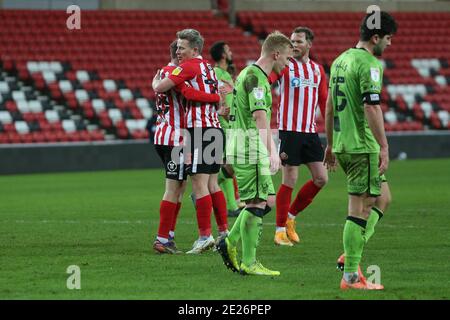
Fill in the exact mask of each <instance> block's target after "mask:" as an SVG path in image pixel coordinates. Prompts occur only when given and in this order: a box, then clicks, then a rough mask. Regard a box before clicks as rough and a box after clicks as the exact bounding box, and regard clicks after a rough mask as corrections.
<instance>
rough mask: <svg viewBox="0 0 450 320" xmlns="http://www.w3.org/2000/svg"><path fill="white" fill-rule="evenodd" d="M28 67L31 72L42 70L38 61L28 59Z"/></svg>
mask: <svg viewBox="0 0 450 320" xmlns="http://www.w3.org/2000/svg"><path fill="white" fill-rule="evenodd" d="M27 69H28V71H29V72H30V73H36V72H40V71H41V69H40V68H39V64H38V63H37V62H36V61H28V62H27Z"/></svg>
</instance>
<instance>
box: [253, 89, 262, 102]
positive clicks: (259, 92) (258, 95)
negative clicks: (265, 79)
mask: <svg viewBox="0 0 450 320" xmlns="http://www.w3.org/2000/svg"><path fill="white" fill-rule="evenodd" d="M253 96H254V97H255V99H256V100H262V99H263V98H264V88H262V87H257V88H253Z"/></svg>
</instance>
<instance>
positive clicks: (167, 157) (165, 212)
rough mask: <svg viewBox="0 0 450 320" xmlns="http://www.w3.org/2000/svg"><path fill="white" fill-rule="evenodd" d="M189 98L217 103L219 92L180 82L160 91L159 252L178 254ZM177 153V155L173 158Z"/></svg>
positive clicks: (174, 61) (172, 66)
mask: <svg viewBox="0 0 450 320" xmlns="http://www.w3.org/2000/svg"><path fill="white" fill-rule="evenodd" d="M176 50H177V41H174V42H173V43H172V44H171V45H170V55H171V62H170V63H169V65H167V66H165V67H164V68H163V69H162V72H161V78H167V77H168V76H169V75H170V74H171V73H172V72H173V70H174V69H175V68H176V67H177V65H178V58H177V55H176ZM186 99H189V100H192V101H205V102H211V103H218V102H219V101H220V96H219V95H218V94H208V93H204V92H201V91H199V90H196V89H194V88H192V87H190V86H189V85H187V84H185V83H184V82H183V83H180V84H179V85H178V86H176V87H174V88H173V89H172V90H169V91H167V92H165V93H158V94H157V98H156V109H157V112H158V117H157V122H156V131H155V136H154V145H155V149H156V152H157V153H158V155H159V157H160V158H161V161H162V162H163V164H164V167H165V170H166V184H165V185H166V190H165V193H164V196H163V200H162V201H161V204H160V222H159V228H158V236H157V238H156V241H155V242H154V243H153V248H154V250H155V251H157V252H159V253H172V254H173V253H178V252H179V251H178V249H177V247H176V245H175V241H174V236H175V224H176V219H177V216H178V213H179V211H180V208H181V201H182V197H183V193H184V189H185V186H186V170H185V168H184V161H183V156H184V154H183V152H182V146H183V135H182V130H183V129H184V128H185V120H184V108H185V107H184V105H185V104H186V101H187V100H186ZM174 155H175V157H174Z"/></svg>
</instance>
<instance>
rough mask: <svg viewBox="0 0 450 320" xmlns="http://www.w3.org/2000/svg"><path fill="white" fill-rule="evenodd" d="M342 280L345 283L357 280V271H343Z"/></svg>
mask: <svg viewBox="0 0 450 320" xmlns="http://www.w3.org/2000/svg"><path fill="white" fill-rule="evenodd" d="M344 280H345V282H347V283H355V282H358V272H344Z"/></svg>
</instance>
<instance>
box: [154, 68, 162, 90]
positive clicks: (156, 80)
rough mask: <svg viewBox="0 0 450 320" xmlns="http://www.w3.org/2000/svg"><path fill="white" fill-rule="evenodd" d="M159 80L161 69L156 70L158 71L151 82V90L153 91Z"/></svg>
mask: <svg viewBox="0 0 450 320" xmlns="http://www.w3.org/2000/svg"><path fill="white" fill-rule="evenodd" d="M160 80H161V69H158V71H156V74H155V76H154V77H153V81H152V87H153V90H155V88H156V86H157V85H158V83H159V81H160Z"/></svg>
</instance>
